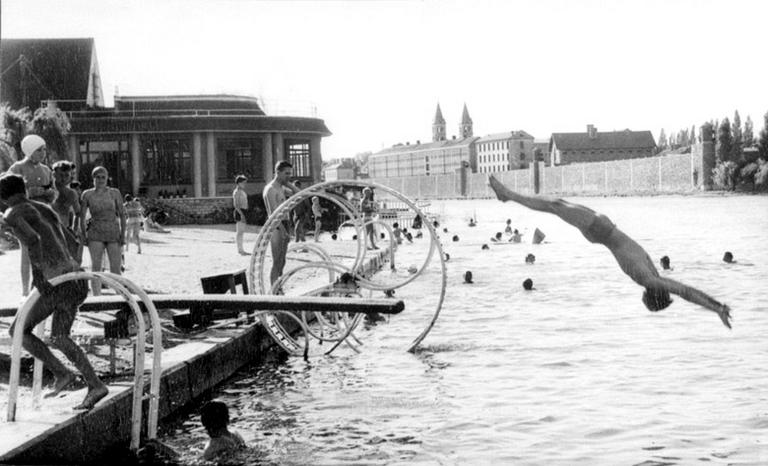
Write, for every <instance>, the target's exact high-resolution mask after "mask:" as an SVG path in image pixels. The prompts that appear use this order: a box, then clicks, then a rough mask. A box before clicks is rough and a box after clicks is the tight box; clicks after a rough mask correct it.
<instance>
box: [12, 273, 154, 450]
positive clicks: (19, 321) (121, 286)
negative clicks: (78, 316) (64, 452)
mask: <svg viewBox="0 0 768 466" xmlns="http://www.w3.org/2000/svg"><path fill="white" fill-rule="evenodd" d="M94 278H96V279H99V280H101V281H103V282H104V283H105V284H106V285H107V286H109V287H110V288H112V289H114V290H115V291H116V292H117V293H118V294H120V295H121V296H123V297H124V298H125V299H126V301H127V302H128V306H129V307H130V308H131V309H132V310H133V313H134V316H135V318H136V326H137V338H136V353H135V359H134V383H133V407H132V421H131V444H130V446H131V449H133V450H138V448H139V445H140V440H141V418H142V409H141V408H142V401H143V400H144V346H145V339H146V324H145V323H144V318H143V316H142V313H141V309H140V308H139V305H138V303H137V301H136V298H135V297H134V296H133V293H136V295H138V296H139V298H140V299H141V300H142V302H143V303H144V305H145V306H146V308H147V310H148V312H149V316H150V321H151V323H152V330H153V335H152V336H153V338H152V345H153V350H152V354H153V367H152V376H151V382H150V408H149V421H148V427H147V436H148V438H150V439H152V438H155V437H156V435H157V422H158V411H159V409H158V408H159V395H160V373H161V369H162V366H161V362H162V361H161V358H162V349H163V346H162V329H161V327H160V318H159V315H158V313H157V309H156V308H155V305H154V303H152V300H151V299H150V298H149V296H148V295H147V294H146V293H145V292H144V291H143V290H142V289H141V288H140V287H138V286H137V285H135V284H134V283H132V282H131V281H130V280H128V279H127V278H125V277H122V276H119V275H114V274H112V273H109V272H72V273H67V274H64V275H60V276H58V277H55V278H52V279H51V280H50V282H51V285H53V286H57V285H60V284H62V283H65V282H67V281H73V280H89V279H94ZM38 299H40V292H39V291H38V290H36V289H35V290H33V291H32V292H31V293H30V294H29V296H28V297H27V299H26V301H24V304H22V306H21V307H20V308H19V310H18V312H17V314H16V322H15V323H14V328H15V329H16V331H14V332H13V343H12V347H11V370H10V377H9V379H10V380H9V387H8V412H7V420H8V422H15V420H16V407H17V401H18V389H19V379H20V372H21V343H22V339H23V337H24V332H23V328H24V323H25V322H26V320H27V315H28V314H29V311H30V309H32V306H34V304H35V303H36V302H37V300H38ZM44 322H45V321H43V322H41V325H38V327H37V328H36V329H35V332H37V333H38V334H40V332H41V329H42V328H44ZM38 363H39V361H36V362H35V366H36V369H37V366H38ZM40 367H42V366H40ZM38 372H39V374H38ZM34 377H35V380H34V381H33V403H34V404H38V403H39V396H40V391H41V390H40V389H39V388H37V391H36V390H35V387H40V386H41V385H42V384H41V383H40V380H41V377H42V370H39V371H37V370H36V371H35V376H34ZM38 377H40V378H38Z"/></svg>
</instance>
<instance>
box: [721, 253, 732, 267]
mask: <svg viewBox="0 0 768 466" xmlns="http://www.w3.org/2000/svg"><path fill="white" fill-rule="evenodd" d="M723 262H727V263H729V264H730V263H731V262H733V254H732V253H731V251H725V254H723Z"/></svg>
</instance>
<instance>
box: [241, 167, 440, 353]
mask: <svg viewBox="0 0 768 466" xmlns="http://www.w3.org/2000/svg"><path fill="white" fill-rule="evenodd" d="M349 187H356V188H365V187H370V188H372V189H375V190H377V191H379V192H385V193H387V194H389V195H390V196H392V197H394V198H396V199H398V200H400V201H402V202H403V203H404V204H405V205H406V206H407V207H408V208H409V209H410V210H412V211H414V212H415V214H416V215H419V216H420V217H421V218H423V219H426V218H427V216H426V215H425V214H424V212H423V211H422V210H421V209H420V208H419V207H418V206H417V205H416V204H415V203H414V202H413V201H411V200H410V199H408V198H407V197H405V196H404V195H403V194H401V193H399V192H398V191H396V190H394V189H392V188H390V187H388V186H384V185H380V184H378V183H372V182H367V181H357V180H344V181H330V182H325V183H319V184H316V185H313V186H310V187H308V188H306V189H303V190H302V191H300V192H298V193H296V194H295V195H293V196H291V197H289V198H288V199H287V200H286V201H285V202H283V203H282V204H280V205H279V206H278V208H277V209H275V211H274V212H272V214H271V215H270V216H269V218H268V219H267V221H266V222H265V223H264V226H263V227H262V229H261V231H260V232H259V235H258V237H257V238H256V244H255V245H254V248H253V253H252V255H251V263H250V268H249V281H250V282H251V283H252V284H253V286H252V288H251V289H252V290H254V292H256V293H261V294H268V293H269V294H277V293H278V292H279V290H284V289H285V286H284V285H285V283H286V282H287V281H288V280H290V279H291V278H292V277H294V276H295V275H296V273H297V272H299V271H301V270H307V269H310V268H325V269H327V270H329V277H330V276H332V272H331V271H334V272H339V273H343V272H348V273H351V274H352V275H354V276H355V279H356V282H357V284H358V285H359V286H360V287H361V288H363V289H368V290H372V291H373V290H375V291H386V290H394V289H397V288H401V287H403V286H406V285H408V284H410V283H412V282H413V281H414V280H416V279H417V278H418V277H419V276H420V275H422V273H424V271H425V270H426V269H427V267H428V266H429V264H430V261H431V259H432V257H433V255H434V253H435V252H438V257H439V259H440V269H441V283H440V285H441V286H440V294H439V297H438V300H437V305H436V308H435V311H434V313H433V314H432V317H431V318H430V320H429V322H428V323H427V325H426V326H425V328H424V329H423V330H422V331H421V332H420V333H419V335H417V336H416V338H414V339H413V341H412V342H411V343H410V344H409V345H408V347H407V351H411V352H412V351H413V350H414V349H415V348H416V346H418V344H419V343H420V342H421V341H422V340H423V339H424V338H425V337H426V336H427V334H429V332H430V330H431V329H432V328H433V327H434V324H435V322H436V321H437V319H438V317H439V315H440V310H441V309H442V305H443V302H444V300H445V291H446V285H447V274H446V266H445V254H444V253H443V249H442V245H441V244H440V241H439V240H438V237H437V233H436V231H435V229H434V227H433V225H432V224H431V223H430V222H424V226H425V227H426V229H427V230H428V231H429V235H430V245H429V252H428V253H427V255H426V258H425V260H424V262H423V263H422V264H421V266H420V267H417V271H416V273H413V274H412V275H410V276H408V277H406V278H405V279H403V280H401V281H399V282H397V283H395V284H391V283H387V284H381V283H377V282H376V281H375V280H372V277H366V276H365V275H364V273H363V268H364V266H365V245H366V239H365V236H364V232H365V229H366V227H367V226H368V225H382V226H384V228H385V229H386V230H387V231H388V233H389V240H390V242H391V245H390V254H389V261H390V262H391V265H392V267H393V268H394V260H395V255H394V250H395V247H394V246H395V240H394V233H393V230H392V228H391V226H390V225H389V224H387V223H386V222H384V221H382V220H381V219H374V218H363V216H362V214H361V213H360V212H359V211H358V209H357V208H356V207H355V206H354V205H352V204H351V202H349V201H348V200H347V199H346V198H344V197H342V196H340V195H338V194H335V193H333V192H332V191H335V190H337V189H339V188H342V189H343V188H349ZM329 191H331V192H329ZM313 196H317V197H319V198H324V199H327V200H328V201H330V202H332V203H333V204H335V205H336V206H338V207H339V209H340V210H341V212H342V213H343V214H345V215H346V216H347V217H348V218H349V220H347V221H346V222H344V223H343V225H346V224H349V225H351V226H352V227H353V228H355V231H356V233H357V250H356V253H355V255H354V261H353V264H352V266H351V267H350V266H346V265H344V264H340V263H338V262H334V261H333V260H331V255H330V254H328V253H327V252H325V250H324V249H323V248H322V247H321V246H319V245H312V246H311V247H310V246H309V245H308V243H301V245H298V244H297V245H293V246H292V248H289V249H290V250H291V251H295V250H298V249H308V250H311V251H312V252H314V253H315V254H317V255H318V256H320V257H321V258H322V260H319V261H315V262H309V261H306V260H304V261H305V262H308V263H306V264H302V265H300V266H298V267H295V268H292V269H290V270H284V271H283V275H282V276H281V277H279V279H278V280H276V281H275V283H274V284H269V276H270V274H269V270H265V263H266V258H267V255H268V251H269V248H270V242H271V239H272V235H273V234H274V233H275V230H276V229H277V228H278V227H279V225H280V224H281V222H282V221H283V220H286V219H287V218H289V216H290V214H291V211H292V210H293V209H294V208H295V207H296V206H298V205H299V204H300V203H301V202H303V201H305V200H307V199H309V198H311V197H313ZM321 251H322V252H321ZM302 260H303V259H302ZM385 260H386V259H385ZM332 282H333V279H332V278H331V280H330V283H329V284H327V285H326V286H324V287H322V288H320V289H318V290H314V291H313V292H312V294H315V293H321V292H323V291H328V290H330V289H332V285H333V283H332ZM280 313H281V314H288V315H292V314H291V313H287V312H280ZM275 314H276V313H273V312H263V313H259V315H260V318H261V321H262V323H263V324H264V326H265V327H266V329H267V331H268V332H269V333H270V335H271V336H272V337H273V338H274V339H275V341H277V342H278V344H279V345H280V346H281V347H283V349H284V350H286V351H287V352H288V353H289V354H291V355H296V356H298V355H300V354H302V351H301V346H302V345H300V344H299V342H298V341H297V340H296V339H294V338H293V337H292V336H291V335H290V332H288V331H287V330H286V329H285V328H284V327H283V326H282V325H281V324H280V322H279V321H278V320H277V319H276V318H275ZM304 314H305V313H302V318H301V319H298V318H296V319H294V320H296V321H297V322H299V324H300V326H301V327H302V331H303V332H304V338H305V344H304V345H303V346H304V351H303V354H305V355H306V354H307V345H308V344H309V339H310V338H312V339H314V340H317V341H319V342H323V341H329V342H335V343H336V344H335V345H334V346H333V348H331V350H330V351H333V350H334V349H335V348H336V347H338V346H339V344H340V343H341V342H342V341H346V339H347V337H349V336H352V337H353V338H355V340H357V338H356V337H355V336H354V333H353V332H354V330H355V327H356V326H357V325H358V324H359V322H360V321H361V320H362V319H361V317H362V316H361V315H358V316H356V318H354V319H352V320H351V321H349V320H345V321H344V323H345V325H344V327H346V328H345V329H344V331H343V333H342V334H343V339H342V340H340V339H339V338H338V337H339V335H338V333H335V332H338V331H339V330H340V328H339V327H333V326H328V325H327V324H328V322H327V320H326V319H323V318H322V316H315V317H316V324H315V325H318V323H319V325H320V327H321V329H320V331H319V332H316V331H312V330H311V329H310V328H309V323H308V322H307V321H306V315H304ZM317 317H320V318H319V319H318V318H317ZM344 318H346V317H344ZM347 322H350V325H349V326H347V325H346V323H347ZM325 329H328V330H329V335H333V337H326V336H325V333H326V332H325V331H324V330H325ZM358 341H359V340H358ZM347 343H349V342H347ZM350 346H351V347H353V348H354V349H355V350H357V348H355V346H354V345H352V344H350ZM330 351H328V352H326V354H328V353H330Z"/></svg>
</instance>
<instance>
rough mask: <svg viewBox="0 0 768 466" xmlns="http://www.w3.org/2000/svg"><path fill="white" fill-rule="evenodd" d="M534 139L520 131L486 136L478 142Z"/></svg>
mask: <svg viewBox="0 0 768 466" xmlns="http://www.w3.org/2000/svg"><path fill="white" fill-rule="evenodd" d="M513 138H517V139H533V136H531V135H530V134H528V133H526V132H525V131H522V130H519V131H506V132H504V133H493V134H486V135H485V136H483V137H481V138H480V139H478V142H486V141H504V140H507V139H513Z"/></svg>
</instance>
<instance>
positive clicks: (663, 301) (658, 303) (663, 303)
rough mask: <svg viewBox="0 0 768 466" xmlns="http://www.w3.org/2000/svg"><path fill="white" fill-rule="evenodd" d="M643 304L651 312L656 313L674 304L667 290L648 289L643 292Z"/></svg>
mask: <svg viewBox="0 0 768 466" xmlns="http://www.w3.org/2000/svg"><path fill="white" fill-rule="evenodd" d="M643 304H645V307H647V308H648V310H649V311H651V312H656V311H660V310H662V309H666V308H667V307H669V305H670V304H672V298H671V297H670V296H669V291H667V290H654V289H651V288H646V289H645V291H643Z"/></svg>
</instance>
